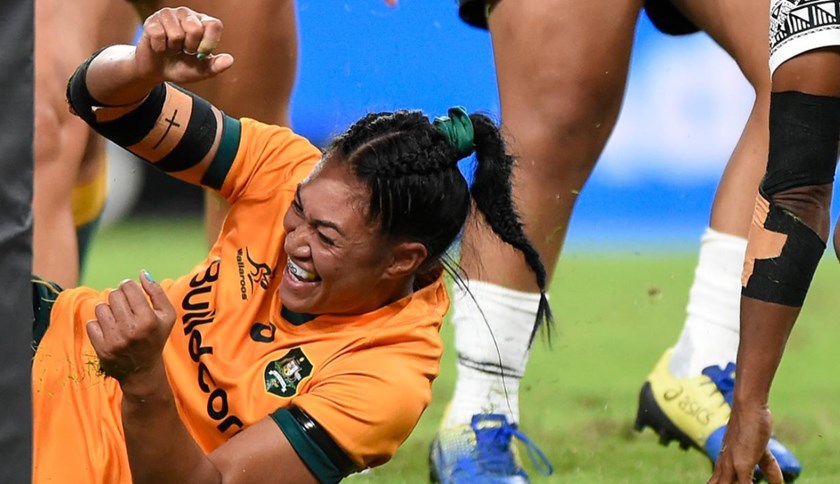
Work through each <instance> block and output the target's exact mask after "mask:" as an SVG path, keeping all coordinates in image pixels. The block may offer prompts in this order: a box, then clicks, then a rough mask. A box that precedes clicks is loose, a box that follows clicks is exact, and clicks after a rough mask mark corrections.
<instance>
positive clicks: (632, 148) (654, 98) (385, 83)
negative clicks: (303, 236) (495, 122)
mask: <svg viewBox="0 0 840 484" xmlns="http://www.w3.org/2000/svg"><path fill="white" fill-rule="evenodd" d="M297 4H298V16H299V26H300V37H301V42H300V66H299V71H298V82H297V85H296V89H295V93H294V96H293V104H292V110H293V114H292V120H293V128H294V129H295V130H296V131H297V132H299V133H301V134H302V135H304V136H306V137H308V138H310V139H311V140H312V141H313V142H315V143H316V144H319V145H322V144H323V143H324V142H326V141H327V140H328V139H329V138H330V136H331V135H333V134H335V133H337V132H340V131H342V130H344V129H345V128H346V127H347V126H348V125H349V124H350V123H352V122H353V121H355V120H356V119H358V118H360V117H361V116H362V115H363V114H365V113H367V112H370V111H379V110H394V109H401V108H413V109H422V110H424V111H425V112H426V113H427V114H429V115H430V116H437V115H440V114H445V112H446V109H447V108H449V107H450V106H452V105H464V106H466V107H467V108H468V110H470V111H484V112H488V113H490V114H493V115H494V116H496V117H497V118H498V112H499V102H498V96H497V92H496V84H495V83H496V80H495V75H494V68H493V58H492V51H491V45H490V37H489V34H488V33H487V32H485V31H482V30H479V29H475V28H472V27H469V26H467V25H466V24H464V23H463V22H461V21H460V20H459V19H458V17H457V5H456V2H455V1H454V0H436V1H429V0H424V1H420V0H401V1H400V2H399V6H398V7H396V8H389V7H387V6H386V5H385V4H384V2H382V1H378V0H366V1H358V0H356V1H344V2H339V1H329V2H324V1H316V0H301V1H299V2H297ZM635 44H636V45H635V48H634V51H633V59H632V65H631V70H630V78H629V83H628V86H627V92H626V96H625V102H624V108H623V111H622V114H621V116H620V118H619V121H618V125H617V127H616V129H615V132H614V133H613V136H612V138H611V140H610V142H609V144H608V145H607V148H606V151H605V152H604V154H603V156H602V158H601V160H600V162H599V164H598V166H597V168H596V170H595V172H594V174H593V176H592V178H591V179H590V181H589V183H588V185H587V186H586V188H585V190H584V192H583V194H582V196H581V198H580V201H579V205H578V208H577V210H576V212H575V215H574V218H573V220H572V225H571V228H570V230H569V239H568V244H567V247H568V248H569V249H575V248H603V249H614V248H616V247H625V248H627V247H632V249H633V250H648V249H650V250H660V249H661V248H662V246H663V245H664V246H667V247H669V248H675V249H684V248H689V247H692V246H695V245H696V244H697V240H698V239H699V237H700V235H701V233H702V230H703V229H704V228H705V226H706V225H707V221H708V213H709V208H710V205H711V200H712V196H713V195H714V190H715V187H716V185H717V181H718V178H719V176H720V174H721V172H722V169H723V166H724V165H725V163H726V161H727V159H728V156H729V154H730V152H731V150H732V148H733V146H734V145H735V143H736V141H737V139H738V137H739V135H740V131H741V128H742V126H743V122H744V121H745V119H746V117H747V115H748V111H749V108H750V106H751V104H752V97H753V95H752V91H751V89H750V87H749V85H748V84H747V83H746V81H745V80H744V79H743V78H742V76H741V74H740V72H739V71H738V69H737V67H736V66H735V64H734V63H733V62H732V61H731V60H730V59H729V58H728V57H727V56H726V54H725V53H724V52H723V51H722V50H721V49H720V48H719V47H717V46H716V45H715V44H714V43H712V42H711V41H710V40H709V39H708V38H707V37H706V36H705V35H704V34H694V35H689V36H684V37H670V36H666V35H663V34H661V33H659V32H658V31H657V30H656V29H655V28H654V27H653V26H652V25H651V24H650V22H649V21H648V19H647V18H646V17H645V16H644V15H643V16H642V17H641V19H640V21H639V27H638V34H637V37H636V40H635ZM234 69H235V67H234ZM112 153H113V154H114V155H113V156H111V159H112V161H111V163H112V172H111V173H112V176H111V184H112V189H111V193H110V197H109V203H108V208H107V212H106V223H108V222H113V221H115V220H118V219H120V218H124V217H127V216H136V215H152V214H153V215H166V214H177V215H196V216H199V214H200V210H201V195H200V193H199V191H198V190H197V189H194V188H191V187H188V186H185V185H181V184H179V183H178V182H175V181H171V180H169V179H168V178H167V177H165V176H163V175H160V174H159V173H156V172H154V171H153V170H151V169H149V168H147V167H146V166H144V165H143V164H142V163H139V162H136V161H135V160H132V159H130V158H128V157H126V156H125V155H123V154H122V153H121V152H120V151H118V150H112ZM834 205H835V207H836V206H837V203H836V202H835V203H834ZM604 227H610V230H609V231H605V230H603V228H604Z"/></svg>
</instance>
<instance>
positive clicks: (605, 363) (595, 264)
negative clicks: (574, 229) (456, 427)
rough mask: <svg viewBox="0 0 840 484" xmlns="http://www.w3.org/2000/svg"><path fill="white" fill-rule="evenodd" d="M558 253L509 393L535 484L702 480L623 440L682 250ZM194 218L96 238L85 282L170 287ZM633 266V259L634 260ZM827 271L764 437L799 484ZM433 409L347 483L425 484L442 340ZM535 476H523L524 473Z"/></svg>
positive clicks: (819, 455)
mask: <svg viewBox="0 0 840 484" xmlns="http://www.w3.org/2000/svg"><path fill="white" fill-rule="evenodd" d="M641 249H644V248H642V247H627V248H626V250H621V251H620V252H612V253H583V252H568V253H566V254H565V256H564V258H563V260H562V261H561V263H560V265H559V267H558V270H557V276H556V279H555V281H554V284H553V286H552V296H551V297H552V307H553V309H554V312H555V315H556V319H557V325H556V331H555V333H554V337H553V343H552V347H551V348H549V347H548V346H547V344H545V343H544V342H538V343H537V344H536V345H535V348H534V351H533V353H532V358H531V362H530V366H529V368H528V373H527V376H526V378H525V381H524V382H523V385H522V394H521V413H522V424H521V427H522V429H523V430H524V431H525V432H526V433H527V434H528V436H529V437H530V438H531V439H532V440H534V441H535V442H536V443H538V445H539V446H540V447H541V448H542V450H543V451H544V452H545V453H546V454H547V455H548V456H549V458H550V460H551V462H552V463H553V464H554V467H555V473H554V475H553V476H551V477H548V478H540V477H539V476H535V477H534V479H533V480H534V481H535V482H571V483H676V482H705V480H706V479H707V478H708V476H709V473H710V466H709V464H708V462H707V460H706V458H705V457H703V456H702V455H701V454H700V453H699V452H696V451H693V450H692V451H689V452H683V451H681V450H679V448H678V447H677V445H676V443H672V445H671V446H670V447H668V448H665V447H662V446H660V445H658V443H657V440H656V437H655V435H654V434H653V433H652V432H651V431H650V430H647V431H645V432H644V433H641V434H639V433H636V432H635V431H633V429H632V424H633V418H634V416H635V411H636V398H637V396H638V391H639V387H640V385H641V384H642V382H643V380H644V378H645V376H646V374H647V372H648V371H650V369H651V368H652V366H653V365H654V363H655V362H656V361H657V360H658V358H659V357H660V356H661V354H662V352H663V351H664V350H665V348H666V347H668V346H669V345H672V344H673V343H674V342H675V341H676V338H677V336H678V334H679V331H680V329H681V327H682V322H683V318H684V308H685V303H686V298H687V293H688V287H689V285H690V283H691V277H692V272H693V268H694V263H695V254H694V253H692V252H685V251H683V252H675V253H659V254H657V255H650V251H644V250H641ZM203 251H204V242H203V232H202V227H201V225H200V222H199V221H198V220H195V219H185V220H154V221H145V222H144V221H137V220H135V221H132V222H130V223H122V224H119V225H115V226H112V227H108V228H106V229H104V230H103V231H102V232H101V233H100V235H99V236H98V238H97V239H96V240H95V243H94V246H93V251H92V254H91V258H90V262H89V265H88V271H87V274H86V276H85V279H86V283H87V284H89V285H92V286H94V287H107V286H112V285H114V284H116V283H118V282H119V281H120V280H122V279H124V278H127V277H137V274H138V271H139V270H140V269H141V268H146V269H148V270H149V271H150V272H151V273H152V274H153V275H154V276H155V277H156V278H158V279H160V278H164V277H171V276H177V275H179V274H181V273H183V272H185V271H186V270H188V269H189V268H190V267H191V266H192V265H193V264H194V263H195V262H196V261H197V260H198V259H199V258H200V257H202V256H203ZM639 254H645V255H639ZM838 315H840V267H838V264H837V263H836V261H835V260H834V258H833V256H831V254H830V251H829V253H827V257H826V258H825V259H824V260H823V264H822V265H821V267H820V269H819V271H818V273H817V276H816V280H815V282H814V285H813V287H812V291H811V294H810V296H809V299H808V301H807V303H806V308H805V310H804V311H803V314H802V316H801V318H800V320H799V323H798V326H797V328H796V329H795V330H794V334H793V336H792V337H791V340H790V342H789V344H788V351H787V354H786V358H785V361H784V362H783V363H782V366H781V368H780V370H779V374H778V376H777V378H776V383H775V387H774V390H773V395H772V400H771V404H772V408H773V411H774V417H775V420H776V434H777V435H778V437H779V438H780V440H782V441H783V442H785V443H786V444H787V445H788V446H789V447H791V448H792V449H793V450H794V451H795V453H796V455H797V456H798V457H799V459H800V460H801V461H802V464H803V468H804V472H803V476H802V478H801V479H800V480H799V481H797V482H800V483H837V482H840V459H838V458H837V454H838V450H840V405H838V398H840V374H838V373H835V371H837V370H832V369H831V368H837V367H836V366H835V365H838V363H840V355H838V352H837V350H836V348H837V345H838V344H840V316H838ZM451 329H452V328H451V327H449V326H448V325H447V326H445V329H444V337H445V339H446V341H447V345H448V346H447V351H446V353H445V355H444V361H443V371H442V373H441V375H440V377H439V378H438V379H437V381H436V382H435V385H434V399H433V402H432V405H431V407H430V408H429V409H428V410H427V411H426V413H425V415H424V416H423V419H422V420H421V422H420V424H419V426H418V427H417V429H416V430H415V432H414V433H413V435H412V436H411V438H410V439H409V440H408V441H407V442H406V443H405V444H404V445H403V446H402V448H401V449H400V450H399V452H398V453H397V455H396V456H395V457H394V459H393V460H392V461H391V462H390V463H388V464H387V465H385V466H383V467H381V468H379V469H376V470H375V471H373V472H372V473H370V474H368V475H365V476H360V477H354V478H352V480H351V481H350V482H355V483H363V482H381V483H386V482H387V483H399V482H405V483H415V482H417V483H419V482H427V481H428V477H427V476H428V468H427V463H426V459H427V450H428V445H429V442H430V441H431V439H432V436H433V435H434V433H435V430H436V426H437V422H438V421H439V419H440V417H441V415H442V413H443V411H444V407H445V405H446V402H447V400H448V398H449V395H450V394H451V391H452V386H453V383H454V380H455V366H454V358H453V356H454V355H453V352H452V351H451V340H452V331H451ZM533 474H535V473H532V475H533Z"/></svg>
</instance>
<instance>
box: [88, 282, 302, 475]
mask: <svg viewBox="0 0 840 484" xmlns="http://www.w3.org/2000/svg"><path fill="white" fill-rule="evenodd" d="M95 314H96V319H94V320H91V321H89V322H88V323H87V332H88V336H89V337H90V342H91V344H92V345H93V347H94V349H95V351H96V354H97V356H98V357H99V361H100V365H101V368H102V370H103V371H104V372H105V374H106V375H108V376H110V377H112V378H114V379H116V380H117V381H118V382H119V384H120V389H121V390H122V393H123V397H122V423H123V430H124V435H125V444H126V450H127V452H128V460H129V465H130V468H131V476H132V480H133V481H134V482H135V483H146V482H148V483H158V482H178V483H201V484H203V483H208V482H226V483H262V482H277V481H278V476H282V478H281V479H280V481H281V482H293V483H298V482H301V483H306V482H317V481H316V479H315V477H314V476H313V474H312V473H311V472H310V471H309V469H308V468H307V466H306V465H305V464H304V462H303V461H302V460H301V458H300V457H299V456H298V453H297V452H296V450H295V448H293V447H292V445H291V444H290V442H289V439H287V437H286V435H285V434H284V432H283V431H281V428H280V427H278V426H277V425H276V424H275V423H274V422H273V421H272V419H271V417H266V418H264V419H262V420H261V421H259V422H256V423H255V424H253V425H250V426H249V427H247V428H245V429H244V430H242V431H241V432H240V433H238V434H237V435H236V436H234V437H233V438H232V439H231V440H229V441H228V442H227V443H225V444H223V445H222V446H220V447H219V448H217V449H216V450H215V451H213V452H212V453H210V454H209V455H207V454H205V453H204V451H203V450H202V449H201V447H199V445H198V443H197V442H196V441H195V439H193V437H192V435H191V434H190V432H189V431H188V430H187V428H186V426H185V425H184V423H183V422H182V421H181V418H180V415H179V413H178V409H177V407H176V405H175V396H174V393H173V391H172V388H171V387H170V386H169V382H168V379H167V375H166V368H165V365H164V362H163V358H162V351H163V347H164V345H165V344H166V340H167V338H168V335H169V333H170V331H171V328H172V324H173V323H174V321H175V317H176V316H175V309H174V308H173V307H172V304H171V303H170V302H169V300H168V299H167V297H166V293H165V292H164V290H163V288H162V287H161V286H160V285H159V284H157V283H156V282H154V281H153V280H152V278H151V277H150V276H149V275H148V273H143V275H142V276H141V279H140V283H139V284H138V283H137V282H135V281H130V280H127V281H124V282H123V283H122V284H120V286H119V287H118V288H117V289H115V290H113V291H111V292H110V293H109V294H108V298H107V302H103V303H100V304H99V305H97V306H96V308H95Z"/></svg>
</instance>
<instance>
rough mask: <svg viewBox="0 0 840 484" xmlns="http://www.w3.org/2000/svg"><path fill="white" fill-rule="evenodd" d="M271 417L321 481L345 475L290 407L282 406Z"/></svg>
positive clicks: (340, 477) (332, 479) (339, 479)
mask: <svg viewBox="0 0 840 484" xmlns="http://www.w3.org/2000/svg"><path fill="white" fill-rule="evenodd" d="M271 418H272V419H273V420H274V422H275V423H276V424H277V426H279V427H280V430H282V431H283V433H284V434H285V435H286V438H287V439H289V443H290V444H292V448H294V449H295V452H297V455H298V457H300V460H302V461H303V463H304V464H305V465H306V467H307V468H309V471H310V472H312V474H314V475H315V477H317V478H318V480H319V481H320V482H339V481H341V479H343V478H344V475H343V474H342V473H341V471H340V470H339V469H338V467H336V466H335V464H333V462H332V461H331V460H330V458H329V457H327V454H326V453H325V452H324V451H323V450H321V448H320V447H318V445H317V444H316V443H315V442H314V441H313V440H312V439H311V438H309V436H308V435H306V432H304V430H303V429H302V428H301V426H300V424H299V423H298V421H297V420H296V419H295V418H294V417H293V416H292V414H291V412H289V410H288V409H285V408H281V409H278V410H276V411H275V412H274V413H272V414H271Z"/></svg>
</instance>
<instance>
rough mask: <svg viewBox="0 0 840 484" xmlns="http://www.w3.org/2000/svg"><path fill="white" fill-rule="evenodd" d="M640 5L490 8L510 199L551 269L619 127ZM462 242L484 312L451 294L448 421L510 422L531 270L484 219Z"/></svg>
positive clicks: (609, 2)
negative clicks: (510, 157)
mask: <svg viewBox="0 0 840 484" xmlns="http://www.w3.org/2000/svg"><path fill="white" fill-rule="evenodd" d="M640 9H641V0H622V1H615V0H590V1H586V2H576V1H570V0H546V1H540V2H513V1H505V0H503V1H500V2H498V3H496V4H495V6H494V7H493V8H492V10H491V12H490V16H489V27H490V32H491V34H492V39H493V49H494V54H495V59H496V70H497V74H498V83H499V93H500V98H501V107H502V124H503V129H504V132H505V137H506V140H507V142H508V143H509V147H510V149H511V151H512V152H513V153H515V154H516V155H517V156H518V164H517V166H516V168H515V173H514V177H515V181H514V197H515V198H516V201H517V206H518V208H519V211H520V213H521V215H522V217H523V221H524V224H525V230H526V232H527V234H528V236H529V238H530V239H531V240H532V241H534V245H535V246H536V247H537V249H538V250H539V252H540V255H541V257H542V258H543V262H544V264H545V266H546V268H547V269H549V272H550V273H552V272H553V269H554V266H555V264H556V262H557V258H558V256H559V252H560V248H561V247H562V244H563V240H564V238H565V236H566V230H567V228H568V224H569V218H570V216H571V213H572V209H573V207H574V205H575V202H576V201H577V196H578V193H579V192H580V190H581V189H582V188H583V185H584V183H585V182H586V180H587V178H588V177H589V174H590V173H591V171H592V168H593V167H594V165H595V161H596V160H597V158H598V156H599V155H600V154H601V151H602V149H603V147H604V144H605V143H606V140H607V138H608V137H609V135H610V132H611V131H612V128H613V126H614V125H615V121H616V118H617V116H618V112H619V109H620V107H621V101H622V97H623V94H624V87H625V83H626V78H627V70H628V63H629V58H630V50H631V48H632V44H633V35H634V31H635V26H636V20H637V18H638V14H639V11H640ZM606 11H608V12H609V15H604V14H603V12H606ZM585 19H593V20H595V19H597V21H595V22H586V21H585ZM535 46H537V47H535ZM462 247H463V250H462V254H461V257H462V258H461V265H462V267H463V268H464V269H465V271H466V273H467V275H468V277H469V278H470V286H469V288H470V291H471V293H472V294H473V295H474V296H475V298H476V301H477V302H478V305H479V307H480V308H481V309H482V310H483V314H482V313H481V312H479V311H478V310H476V307H475V304H474V303H473V301H472V298H471V297H469V296H464V295H461V294H460V292H459V291H457V290H456V297H455V310H454V316H453V322H454V325H455V328H456V348H457V350H458V356H459V360H458V382H457V384H456V390H455V396H454V397H453V401H452V405H451V406H450V412H449V415H448V417H447V422H446V425H447V426H452V425H459V424H466V423H469V422H470V418H471V416H472V415H474V414H481V413H488V412H490V413H500V414H503V415H505V417H507V419H508V420H509V421H513V422H515V421H517V420H518V382H519V379H520V378H521V377H522V374H523V373H524V369H525V365H526V363H527V358H528V351H529V348H530V340H529V336H530V335H531V332H532V330H533V325H534V321H535V317H534V316H535V314H536V307H537V302H538V295H537V294H536V286H535V283H534V278H533V274H532V273H531V271H530V269H528V267H527V266H526V265H525V263H524V261H523V260H522V259H521V257H520V256H519V255H518V254H517V253H516V252H515V251H513V250H512V249H510V248H509V247H507V246H505V245H504V244H502V243H500V242H499V241H498V239H497V238H496V237H495V236H493V235H492V234H490V233H489V231H488V229H486V228H485V227H483V226H481V225H478V224H468V227H467V229H466V232H465V235H464V240H463V242H462ZM485 316H486V318H487V320H486V321H485V319H484V317H485ZM488 326H489V328H490V331H488ZM491 333H492V336H491Z"/></svg>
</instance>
